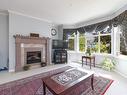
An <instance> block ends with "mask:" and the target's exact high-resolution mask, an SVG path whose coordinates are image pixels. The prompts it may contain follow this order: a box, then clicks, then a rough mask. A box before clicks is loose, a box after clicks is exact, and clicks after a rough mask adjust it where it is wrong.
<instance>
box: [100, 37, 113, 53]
mask: <svg viewBox="0 0 127 95" xmlns="http://www.w3.org/2000/svg"><path fill="white" fill-rule="evenodd" d="M100 52H101V53H111V35H107V36H100Z"/></svg>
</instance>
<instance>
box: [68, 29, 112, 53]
mask: <svg viewBox="0 0 127 95" xmlns="http://www.w3.org/2000/svg"><path fill="white" fill-rule="evenodd" d="M108 35H110V36H111V53H110V54H112V48H114V46H113V41H112V40H113V39H112V35H113V33H107V34H98V35H84V36H85V37H86V42H85V43H86V45H85V46H86V47H85V48H86V49H87V37H98V44H99V49H98V52H97V53H100V37H101V36H108ZM68 39H74V50H68V51H69V52H77V53H85V52H86V50H85V51H84V52H82V51H80V50H79V32H78V31H77V35H74V37H69V38H68ZM104 54H105V53H104ZM106 54H109V53H106Z"/></svg>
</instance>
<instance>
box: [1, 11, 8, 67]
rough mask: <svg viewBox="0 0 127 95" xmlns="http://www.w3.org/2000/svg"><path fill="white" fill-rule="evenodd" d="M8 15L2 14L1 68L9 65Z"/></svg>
mask: <svg viewBox="0 0 127 95" xmlns="http://www.w3.org/2000/svg"><path fill="white" fill-rule="evenodd" d="M8 42H9V39H8V14H6V13H1V12H0V68H1V67H2V68H3V67H7V64H8V49H9V48H8V47H9V44H8Z"/></svg>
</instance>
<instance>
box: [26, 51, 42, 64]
mask: <svg viewBox="0 0 127 95" xmlns="http://www.w3.org/2000/svg"><path fill="white" fill-rule="evenodd" d="M40 62H41V51H31V52H27V64H33V63H40Z"/></svg>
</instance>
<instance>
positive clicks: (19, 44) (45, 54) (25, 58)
mask: <svg viewBox="0 0 127 95" xmlns="http://www.w3.org/2000/svg"><path fill="white" fill-rule="evenodd" d="M14 37H15V43H16V65H15V71H16V72H17V71H22V70H23V67H24V66H25V65H29V66H30V69H33V68H39V67H41V63H42V62H45V63H46V65H48V64H50V61H51V60H50V53H51V52H50V38H48V37H30V36H22V35H15V36H14Z"/></svg>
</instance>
